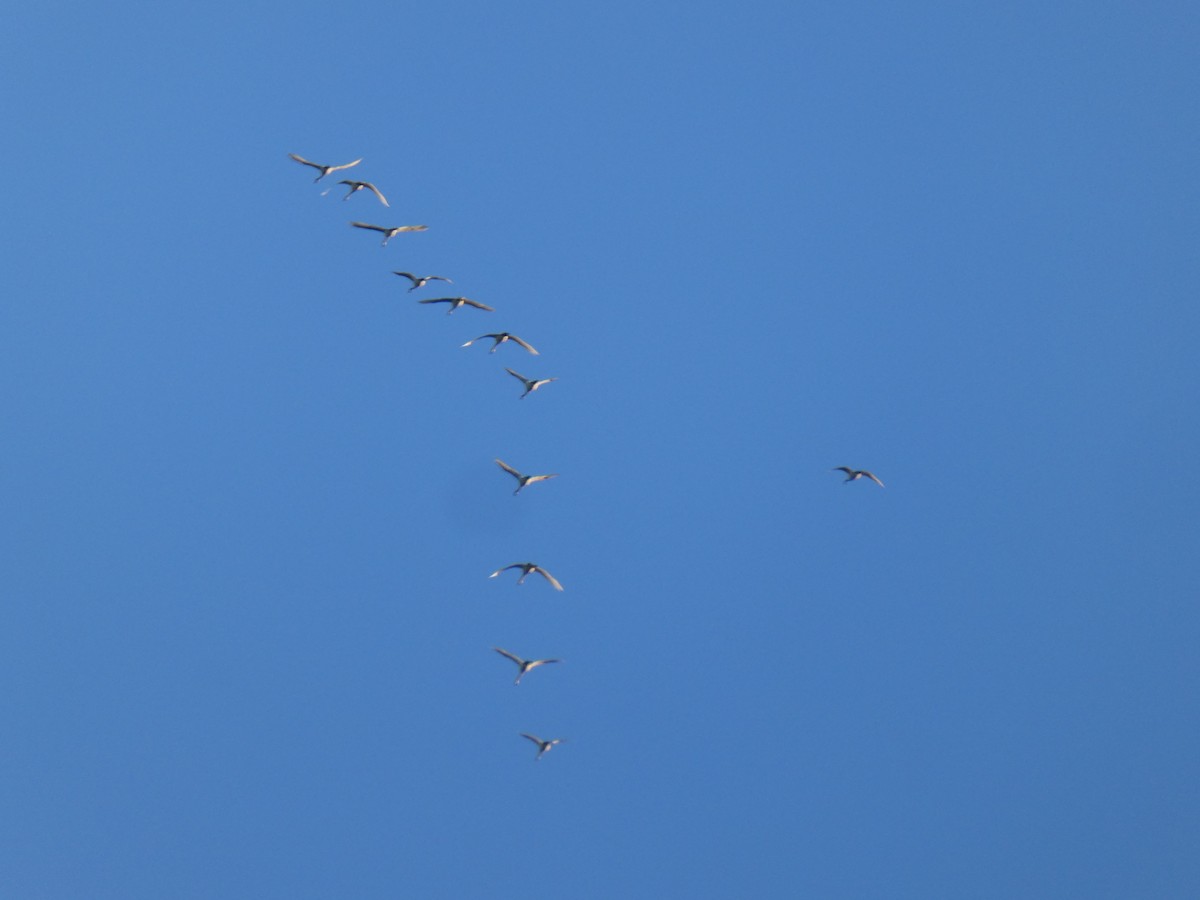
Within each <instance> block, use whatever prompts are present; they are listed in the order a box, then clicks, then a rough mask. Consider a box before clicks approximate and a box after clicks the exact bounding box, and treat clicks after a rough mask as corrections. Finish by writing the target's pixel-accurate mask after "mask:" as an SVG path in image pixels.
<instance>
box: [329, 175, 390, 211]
mask: <svg viewBox="0 0 1200 900" xmlns="http://www.w3.org/2000/svg"><path fill="white" fill-rule="evenodd" d="M338 184H348V185H350V190H349V191H347V193H346V196H345V197H343V198H342V199H343V200H349V199H350V198H351V197H353V196H354V195H355V194H357V193H358V192H359V191H361V190H362V189H363V188H366V189H367V190H368V191H370V192H371V193H372V194H374V195H375V196H376V197H378V198H379V202H380V203H382V204H383V205H384V206H387V207H389V208H390V207H391V204H390V203H388V202H387V198H386V197H385V196H383V194H382V193H381V192H380V190H379V188H377V187H375V185H373V184H371V182H369V181H351V180H350V179H348V178H343V179H342V180H341V181H339V182H338Z"/></svg>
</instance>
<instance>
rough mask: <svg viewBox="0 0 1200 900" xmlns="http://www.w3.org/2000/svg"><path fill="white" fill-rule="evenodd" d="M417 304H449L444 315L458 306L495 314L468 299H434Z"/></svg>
mask: <svg viewBox="0 0 1200 900" xmlns="http://www.w3.org/2000/svg"><path fill="white" fill-rule="evenodd" d="M417 302H418V303H449V304H450V308H449V309H448V310H446V315H450V313H452V312H454V311H455V310H456V309H458V308H459V307H460V306H474V307H475V308H476V309H482V310H484V311H485V312H495V310H494V309H492V308H491V307H490V306H486V305H485V304H483V303H480V302H479V301H478V300H472V299H470V298H469V297H435V298H434V299H432V300H418V301H417Z"/></svg>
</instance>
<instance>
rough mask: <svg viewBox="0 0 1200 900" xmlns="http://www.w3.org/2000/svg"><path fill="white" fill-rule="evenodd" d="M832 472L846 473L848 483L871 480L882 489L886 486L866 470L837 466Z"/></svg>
mask: <svg viewBox="0 0 1200 900" xmlns="http://www.w3.org/2000/svg"><path fill="white" fill-rule="evenodd" d="M832 471H834V472H845V473H846V481H857V480H858V479H860V478H870V479H871V480H872V481H873V482H875V483H876V484H877V485H879V486H880V487H883V486H884V484H883V482H882V481H880V480H879V479H878V478H876V477H875V476H874V475H873V474H872V473H870V472H868V471H867V470H866V469H852V468H850V467H849V466H835V467H834V468H833V470H832ZM843 483H845V482H843Z"/></svg>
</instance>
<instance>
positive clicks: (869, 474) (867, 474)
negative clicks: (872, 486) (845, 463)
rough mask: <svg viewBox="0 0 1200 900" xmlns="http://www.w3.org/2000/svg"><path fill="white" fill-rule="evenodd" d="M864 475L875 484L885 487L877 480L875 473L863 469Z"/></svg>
mask: <svg viewBox="0 0 1200 900" xmlns="http://www.w3.org/2000/svg"><path fill="white" fill-rule="evenodd" d="M863 474H864V475H866V476H867V477H868V478H870V479H871V480H872V481H873V482H875V483H876V484H877V485H879V486H880V487H883V486H884V484H883V482H882V481H880V480H879V479H878V478H876V477H875V475H874V474H873V473H871V472H868V471H867V470H866V469H863Z"/></svg>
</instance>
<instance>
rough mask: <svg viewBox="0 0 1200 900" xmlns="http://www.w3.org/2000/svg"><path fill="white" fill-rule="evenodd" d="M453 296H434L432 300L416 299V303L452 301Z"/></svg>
mask: <svg viewBox="0 0 1200 900" xmlns="http://www.w3.org/2000/svg"><path fill="white" fill-rule="evenodd" d="M454 299H455V298H454V297H434V298H433V299H432V300H418V301H417V302H418V303H453V302H454Z"/></svg>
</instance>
